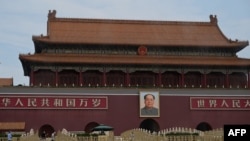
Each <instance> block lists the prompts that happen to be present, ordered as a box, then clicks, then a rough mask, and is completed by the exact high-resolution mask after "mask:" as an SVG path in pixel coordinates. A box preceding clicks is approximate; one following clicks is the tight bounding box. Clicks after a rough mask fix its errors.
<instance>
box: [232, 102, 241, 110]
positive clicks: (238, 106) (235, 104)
mask: <svg viewBox="0 0 250 141" xmlns="http://www.w3.org/2000/svg"><path fill="white" fill-rule="evenodd" d="M232 103H233V107H234V108H240V100H232Z"/></svg>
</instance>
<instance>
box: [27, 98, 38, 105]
mask: <svg viewBox="0 0 250 141" xmlns="http://www.w3.org/2000/svg"><path fill="white" fill-rule="evenodd" d="M36 106H37V103H36V98H28V107H36Z"/></svg>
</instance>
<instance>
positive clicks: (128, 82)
mask: <svg viewBox="0 0 250 141" xmlns="http://www.w3.org/2000/svg"><path fill="white" fill-rule="evenodd" d="M125 81H126V83H125V84H126V86H127V87H129V85H130V76H129V70H128V69H127V70H126V79H125Z"/></svg>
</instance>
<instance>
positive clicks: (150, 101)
mask: <svg viewBox="0 0 250 141" xmlns="http://www.w3.org/2000/svg"><path fill="white" fill-rule="evenodd" d="M154 102H155V96H154V95H152V94H146V95H144V104H145V107H146V108H148V109H150V108H153V107H154Z"/></svg>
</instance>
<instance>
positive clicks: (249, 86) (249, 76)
mask: <svg viewBox="0 0 250 141" xmlns="http://www.w3.org/2000/svg"><path fill="white" fill-rule="evenodd" d="M247 82H248V89H250V70H248V79H247Z"/></svg>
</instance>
